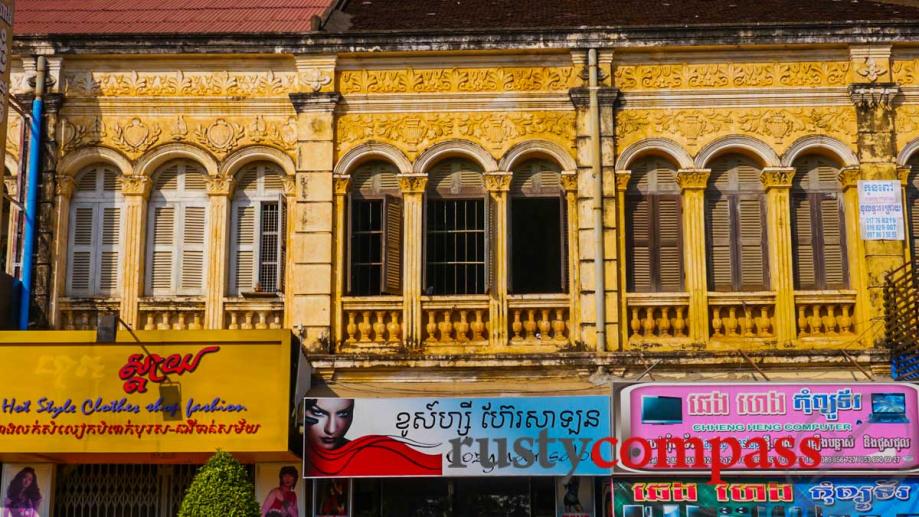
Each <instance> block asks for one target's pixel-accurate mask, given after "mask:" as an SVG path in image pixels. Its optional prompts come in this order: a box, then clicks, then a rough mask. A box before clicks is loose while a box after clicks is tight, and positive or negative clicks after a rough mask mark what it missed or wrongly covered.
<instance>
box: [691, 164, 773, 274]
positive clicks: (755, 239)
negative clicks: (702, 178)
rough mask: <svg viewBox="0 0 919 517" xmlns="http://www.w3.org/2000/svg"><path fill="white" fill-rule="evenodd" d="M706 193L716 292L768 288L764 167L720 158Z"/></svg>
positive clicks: (710, 260)
mask: <svg viewBox="0 0 919 517" xmlns="http://www.w3.org/2000/svg"><path fill="white" fill-rule="evenodd" d="M711 170H712V173H711V177H710V178H709V184H708V188H707V189H706V192H705V194H706V199H705V201H706V213H705V217H706V221H705V222H706V234H707V238H708V251H709V253H708V283H709V288H710V289H712V290H713V291H758V290H764V289H767V286H768V285H769V277H768V271H769V268H768V250H767V242H766V208H765V196H764V195H763V184H762V181H760V174H761V173H762V169H761V168H760V166H759V165H758V164H756V162H754V161H752V160H751V159H749V158H747V157H746V156H743V155H740V154H730V155H726V156H722V157H720V158H717V159H715V160H714V161H713V162H712V164H711Z"/></svg>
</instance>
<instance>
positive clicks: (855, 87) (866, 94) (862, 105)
mask: <svg viewBox="0 0 919 517" xmlns="http://www.w3.org/2000/svg"><path fill="white" fill-rule="evenodd" d="M899 92H900V87H899V86H897V85H896V84H895V83H873V84H850V85H849V98H850V99H852V103H853V104H855V107H856V109H858V110H859V111H871V110H874V109H876V108H881V109H883V110H889V109H890V107H891V102H893V99H894V97H896V96H897V94H898V93H899Z"/></svg>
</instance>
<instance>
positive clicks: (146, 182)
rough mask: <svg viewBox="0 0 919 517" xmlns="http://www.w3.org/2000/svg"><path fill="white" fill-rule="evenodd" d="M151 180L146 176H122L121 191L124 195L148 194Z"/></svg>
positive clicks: (145, 195)
mask: <svg viewBox="0 0 919 517" xmlns="http://www.w3.org/2000/svg"><path fill="white" fill-rule="evenodd" d="M152 187H153V181H152V180H151V179H150V178H148V177H147V176H122V177H121V193H122V194H123V195H125V196H144V197H147V195H148V194H150V189H151V188H152Z"/></svg>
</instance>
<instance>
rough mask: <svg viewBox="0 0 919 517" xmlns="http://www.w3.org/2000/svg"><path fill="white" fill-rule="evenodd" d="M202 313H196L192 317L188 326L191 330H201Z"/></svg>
mask: <svg viewBox="0 0 919 517" xmlns="http://www.w3.org/2000/svg"><path fill="white" fill-rule="evenodd" d="M201 327H202V325H201V313H200V312H198V311H195V312H193V313H192V315H191V323H190V324H189V325H188V329H189V330H201Z"/></svg>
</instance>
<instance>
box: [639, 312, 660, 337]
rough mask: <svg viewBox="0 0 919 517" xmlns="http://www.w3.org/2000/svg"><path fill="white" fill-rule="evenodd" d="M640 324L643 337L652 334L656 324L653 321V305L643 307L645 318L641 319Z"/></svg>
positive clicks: (651, 335)
mask: <svg viewBox="0 0 919 517" xmlns="http://www.w3.org/2000/svg"><path fill="white" fill-rule="evenodd" d="M641 326H642V328H643V329H644V335H645V337H653V336H654V327H656V326H657V324H656V322H655V321H654V307H645V319H643V320H642V323H641Z"/></svg>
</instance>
